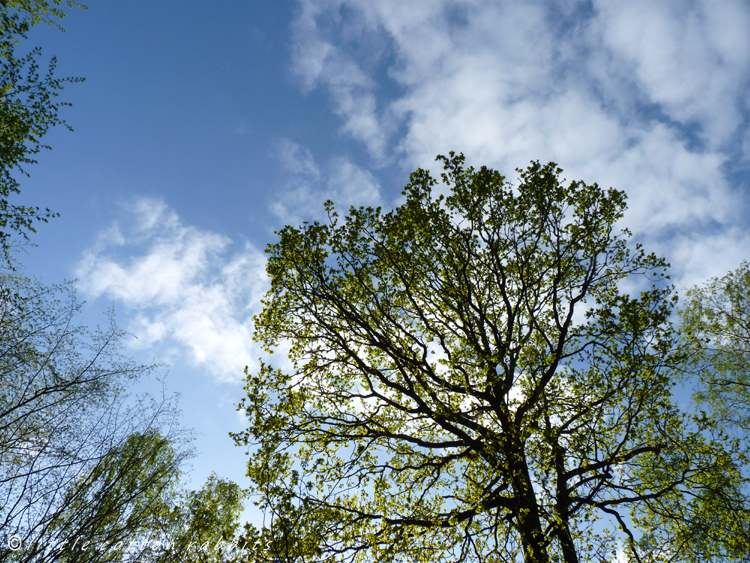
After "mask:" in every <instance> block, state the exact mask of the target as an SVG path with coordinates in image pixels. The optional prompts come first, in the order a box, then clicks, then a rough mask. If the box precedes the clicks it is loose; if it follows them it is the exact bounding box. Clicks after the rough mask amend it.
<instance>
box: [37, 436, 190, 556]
mask: <svg viewBox="0 0 750 563" xmlns="http://www.w3.org/2000/svg"><path fill="white" fill-rule="evenodd" d="M181 461H182V456H181V455H179V454H178V453H177V452H176V451H175V450H174V448H173V447H172V444H171V443H170V441H169V440H167V439H166V438H164V437H163V436H161V434H160V433H159V432H158V431H157V430H155V429H149V430H147V431H145V432H137V433H134V434H131V435H130V436H128V437H127V439H126V440H125V441H124V443H123V444H121V445H119V446H117V447H114V448H112V450H110V451H109V452H107V454H106V455H105V456H104V457H103V458H102V459H101V460H100V461H99V462H98V463H97V464H96V465H95V466H94V467H93V468H92V469H91V470H90V471H87V472H85V473H84V474H83V475H82V476H80V477H79V479H78V480H77V481H76V482H75V483H74V484H73V485H72V486H71V487H69V488H68V489H67V491H66V494H65V497H64V500H63V505H64V506H65V510H64V512H63V514H61V516H60V518H57V519H56V520H55V522H54V524H53V525H52V526H50V529H49V531H48V533H49V534H50V535H51V536H52V537H54V540H55V547H54V549H52V550H51V551H47V552H38V553H36V554H34V556H33V557H30V555H31V553H30V550H29V551H27V552H26V553H24V556H25V557H26V558H27V560H34V561H45V560H46V561H60V562H65V563H78V562H86V563H95V562H98V561H102V562H105V561H106V562H117V561H127V560H134V561H135V560H138V558H139V557H140V555H141V554H140V551H141V549H140V546H143V545H144V539H147V538H143V536H144V533H145V534H146V535H148V534H149V532H151V530H152V529H153V528H154V524H155V523H156V522H158V521H159V520H161V519H162V518H164V516H165V515H166V514H168V513H169V512H170V509H171V505H172V501H173V496H174V494H175V488H176V485H177V483H178V479H179V476H180V473H181V472H180V468H179V465H180V463H181ZM139 536H140V537H139ZM138 540H140V541H138ZM145 545H147V542H146V544H145Z"/></svg>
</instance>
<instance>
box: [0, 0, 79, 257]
mask: <svg viewBox="0 0 750 563" xmlns="http://www.w3.org/2000/svg"><path fill="white" fill-rule="evenodd" d="M61 6H67V7H71V8H72V7H74V6H78V7H83V6H82V5H80V4H78V3H77V2H73V1H68V2H62V1H61V0H54V1H53V2H51V3H50V2H48V1H47V0H3V1H2V2H0V245H2V249H3V251H4V252H5V253H6V255H7V252H8V248H9V244H10V237H11V236H12V235H13V234H14V233H15V234H20V235H22V236H23V237H25V238H28V235H27V233H28V232H35V231H34V227H33V224H34V222H35V221H45V222H46V221H47V220H48V219H49V218H51V217H53V216H54V214H53V213H52V212H50V210H49V209H46V210H44V211H42V210H40V209H39V208H38V207H30V206H24V205H15V204H12V203H10V201H9V197H10V196H11V194H13V193H19V186H20V185H19V182H18V180H17V179H16V178H15V177H14V173H21V174H27V172H26V167H27V166H28V165H30V164H34V163H35V162H36V160H35V155H36V154H38V153H39V152H40V151H41V149H43V148H46V149H48V148H50V147H49V146H48V145H45V144H42V141H41V139H42V138H43V137H44V136H45V135H46V134H47V132H48V131H49V129H50V128H52V127H55V126H58V125H63V126H65V127H67V128H68V129H70V127H68V125H67V124H66V123H65V121H64V120H63V119H61V118H60V117H59V114H58V112H59V110H60V107H62V106H66V105H70V104H66V103H63V102H58V101H57V100H56V98H57V97H58V95H59V91H60V90H62V88H63V86H64V84H65V83H66V82H80V81H81V80H82V79H81V78H62V79H61V78H56V77H55V76H54V71H55V66H56V64H57V61H56V59H55V58H52V60H51V61H50V63H49V66H48V68H47V71H46V72H45V73H43V74H41V73H40V69H39V57H40V56H41V49H39V48H36V49H32V50H31V51H30V52H28V53H27V54H25V55H22V56H17V55H16V49H17V46H18V43H19V40H20V39H26V38H27V34H28V32H29V30H30V29H31V28H32V27H33V26H34V25H37V24H38V23H49V24H52V25H55V26H57V27H60V24H59V20H62V18H63V17H64V16H65V12H64V10H63V7H61ZM61 29H62V28H61Z"/></svg>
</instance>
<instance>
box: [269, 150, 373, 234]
mask: <svg viewBox="0 0 750 563" xmlns="http://www.w3.org/2000/svg"><path fill="white" fill-rule="evenodd" d="M276 154H277V157H278V159H279V162H280V163H281V165H282V167H283V169H284V172H285V173H286V176H287V182H286V186H285V187H284V188H283V189H281V190H280V191H279V193H278V196H277V197H276V199H275V201H274V203H273V204H272V205H271V211H272V212H273V213H274V214H275V215H276V216H277V217H278V218H279V219H280V220H281V221H282V222H283V223H286V224H293V225H297V224H300V223H301V222H302V221H305V220H315V219H318V220H320V219H323V217H324V213H325V211H324V209H323V203H324V202H325V201H326V200H328V199H330V200H332V201H333V202H334V203H335V204H336V206H337V207H338V208H339V209H342V210H347V209H348V208H349V207H350V206H352V205H353V206H355V207H359V206H373V207H377V206H378V205H381V197H380V185H379V184H378V181H377V179H376V178H375V177H374V176H373V175H372V173H370V172H369V171H367V170H365V169H363V168H361V167H359V166H357V165H356V164H354V163H353V162H352V161H351V160H349V159H347V158H344V157H341V156H337V157H334V158H332V159H331V160H330V161H329V162H328V163H327V164H326V166H325V167H324V168H323V169H321V168H320V166H319V165H318V164H317V163H316V162H315V159H314V158H313V155H312V153H311V152H310V151H309V149H307V148H304V147H302V146H300V145H298V144H297V143H294V142H293V141H291V140H289V139H282V140H281V141H280V142H279V143H277V146H276Z"/></svg>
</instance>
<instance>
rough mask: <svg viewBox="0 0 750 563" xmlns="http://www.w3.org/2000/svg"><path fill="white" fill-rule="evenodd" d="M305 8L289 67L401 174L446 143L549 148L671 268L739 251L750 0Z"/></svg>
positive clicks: (329, 3)
mask: <svg viewBox="0 0 750 563" xmlns="http://www.w3.org/2000/svg"><path fill="white" fill-rule="evenodd" d="M298 5H299V11H298V15H297V19H296V20H295V23H294V26H293V38H294V57H293V69H294V72H295V75H296V76H297V77H298V78H299V80H300V83H301V85H302V87H303V89H305V90H306V91H307V90H310V89H313V88H321V89H323V90H325V91H327V92H328V93H329V95H330V98H331V100H332V103H333V108H334V113H335V114H337V115H338V116H339V117H340V118H341V120H342V124H343V129H344V130H345V131H347V132H348V133H350V134H351V135H352V136H353V137H354V138H355V139H357V140H359V141H361V142H362V143H363V144H364V146H365V148H367V149H368V150H369V152H370V154H371V156H372V157H374V158H376V159H379V160H380V161H382V160H383V159H388V158H392V157H394V156H395V157H397V158H399V159H400V160H401V163H402V165H403V171H404V172H405V173H406V172H408V171H410V170H413V169H414V168H416V167H418V166H419V167H423V168H424V167H434V165H432V166H431V163H432V161H433V159H434V157H435V155H436V154H438V153H441V154H446V153H447V152H448V151H449V150H458V151H462V152H464V153H465V154H466V155H467V157H468V160H469V162H470V163H472V164H486V165H489V166H493V167H496V168H498V169H499V170H500V171H501V172H503V173H506V174H512V171H513V170H514V169H515V168H516V167H523V166H525V165H526V164H527V163H528V162H529V161H530V160H532V159H534V160H536V159H538V160H541V161H543V162H546V161H550V160H554V161H555V162H557V163H559V164H560V166H561V167H562V168H564V169H565V176H566V177H567V178H568V179H583V180H585V181H587V182H597V183H599V184H601V185H603V186H613V187H615V188H618V189H623V190H625V191H626V192H627V193H628V195H629V206H630V209H629V212H628V215H627V216H626V223H627V225H628V226H629V227H630V228H631V229H632V230H633V231H634V232H636V233H637V234H638V235H639V236H640V237H641V239H644V240H645V241H646V242H647V243H648V245H649V248H650V249H653V250H655V251H656V252H660V253H664V254H667V256H668V258H669V259H670V260H671V261H672V262H673V265H674V266H676V269H677V271H678V272H680V273H679V274H678V275H680V276H681V275H683V274H684V275H685V276H687V277H691V276H692V275H693V274H691V273H690V272H694V273H695V272H696V270H695V263H696V261H697V260H699V258H698V254H696V253H699V250H698V249H699V248H705V250H703V251H700V254H701V255H702V256H704V258H705V259H709V258H710V260H711V263H710V264H707V265H706V267H705V268H703V270H706V271H709V270H719V272H717V273H720V272H721V271H726V270H727V269H729V268H733V267H736V265H737V264H738V263H739V262H740V260H741V259H742V258H745V257H746V255H745V250H744V249H745V248H746V247H743V246H741V245H739V244H734V245H733V244H731V240H737V241H739V240H740V239H742V240H746V239H747V236H748V232H749V230H748V227H750V226H749V225H748V224H747V222H746V220H745V217H746V216H747V213H748V212H749V211H750V208H749V206H748V199H747V198H746V197H745V196H744V195H743V186H741V185H737V181H736V179H733V178H732V177H730V176H728V175H727V165H728V163H730V162H733V161H735V160H737V159H740V158H742V157H743V156H744V158H745V159H747V155H748V154H749V149H748V148H747V147H748V146H750V142H748V139H750V136H748V135H749V134H748V128H749V127H748V125H749V124H750V115H749V114H750V104H749V103H748V98H747V91H749V90H750V5H748V4H747V3H746V2H743V1H742V0H712V1H711V2H709V1H708V0H692V1H683V0H679V1H677V0H674V1H666V2H660V3H659V2H657V3H654V2H648V1H646V0H636V1H634V2H618V1H617V0H597V1H595V2H594V3H593V4H591V3H587V2H583V1H575V0H565V1H562V0H560V1H557V2H553V1H547V2H544V1H538V2H517V1H516V2H514V1H505V2H497V1H495V0H492V1H490V0H464V1H458V2H456V1H451V2H448V1H447V0H445V1H436V2H429V3H427V2H424V3H422V2H420V3H415V2H401V1H399V0H367V1H365V0H299V2H298ZM347 96H348V98H347ZM345 99H351V100H360V101H361V103H353V104H352V105H347V103H344V102H343V101H342V100H345ZM363 112H364V113H363ZM364 114H366V115H367V116H368V118H367V120H361V119H360V118H361V116H362V115H364ZM745 163H746V164H747V160H746V161H745ZM744 182H745V184H747V183H748V182H747V180H744ZM744 189H745V190H746V189H747V185H745V186H744ZM731 237H734V238H733V239H732V238H731ZM737 237H739V238H737ZM712 244H721V245H723V247H722V248H721V249H714V250H713V251H712V250H710V247H709V246H707V245H712ZM683 270H684V271H683ZM687 277H686V279H687Z"/></svg>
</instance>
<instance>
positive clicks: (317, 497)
mask: <svg viewBox="0 0 750 563" xmlns="http://www.w3.org/2000/svg"><path fill="white" fill-rule="evenodd" d="M438 159H439V160H440V161H442V163H443V166H444V173H443V174H442V175H441V179H442V184H439V183H438V180H437V179H435V178H433V177H432V176H431V175H430V173H429V172H428V171H425V170H422V169H419V170H417V171H416V172H414V173H413V174H412V175H411V179H410V182H409V184H408V185H407V186H406V188H405V190H404V197H405V201H404V203H403V204H402V205H400V206H399V207H398V208H396V209H395V210H394V211H391V212H388V213H383V212H382V211H381V210H380V209H379V208H378V209H373V208H351V209H350V210H349V213H348V215H346V216H345V217H344V218H343V219H342V218H341V217H340V215H339V214H338V213H337V211H336V210H335V208H334V206H333V204H332V203H331V202H328V203H327V204H326V209H327V211H328V221H327V222H325V223H319V222H315V223H312V224H304V225H302V226H300V227H293V226H286V227H284V228H283V229H282V230H281V231H280V232H279V233H278V235H279V240H278V242H276V243H275V244H272V245H270V246H269V247H268V249H267V253H268V255H269V258H268V266H267V271H268V274H269V276H270V279H271V289H270V290H269V292H268V294H267V295H266V297H265V299H264V302H263V303H264V308H263V310H262V312H261V313H260V314H259V315H257V317H256V318H255V331H256V332H255V338H256V339H257V340H258V341H259V342H260V343H262V345H263V346H264V348H265V349H266V350H268V351H271V352H272V351H274V350H279V349H283V350H285V351H286V355H287V356H288V364H287V366H286V367H284V364H278V365H274V364H271V363H263V364H262V366H261V368H260V370H259V371H258V372H257V373H248V374H247V385H246V391H247V397H246V398H245V399H244V400H243V401H242V403H241V404H240V408H241V409H244V411H245V413H246V414H247V417H248V422H249V424H248V428H247V430H245V431H244V432H241V433H238V434H236V435H235V440H236V441H237V443H238V444H239V445H243V446H247V445H250V446H253V448H252V449H251V456H250V461H249V464H248V475H249V477H250V478H251V479H252V481H253V490H254V492H255V493H256V494H258V495H259V496H260V500H259V504H260V506H261V507H262V508H264V509H266V510H267V511H269V512H270V513H271V514H272V515H273V516H274V518H273V519H272V521H271V522H270V523H269V524H268V526H267V528H266V529H265V530H264V531H263V534H265V535H266V536H267V537H268V538H270V539H269V541H268V542H264V545H267V546H268V549H267V551H266V552H265V553H264V555H263V556H265V557H271V558H273V557H284V558H287V560H320V561H323V560H325V561H328V560H331V561H333V560H337V561H369V560H372V561H456V560H459V561H516V560H518V558H519V557H522V558H523V559H524V560H525V561H527V562H532V561H533V562H542V563H544V562H547V561H565V562H566V563H572V562H576V561H587V560H611V559H614V558H615V554H616V552H617V551H618V550H624V553H625V555H626V556H627V557H628V558H629V559H631V560H634V561H646V560H649V561H651V560H659V558H660V557H667V556H668V557H673V556H674V557H675V558H674V559H672V560H678V559H679V546H677V545H675V544H670V543H669V541H670V539H669V538H670V537H673V538H674V536H669V535H668V532H665V533H667V535H666V536H664V537H665V538H666V541H667V544H665V545H659V546H655V545H654V544H653V542H651V539H653V538H652V536H649V535H648V534H647V533H645V534H644V532H648V531H649V527H650V526H652V525H659V523H658V522H657V519H654V518H652V517H653V515H654V514H655V512H656V511H658V510H660V509H661V508H664V507H667V506H671V505H674V504H676V505H680V506H681V505H682V504H684V503H685V502H687V501H688V499H690V498H692V495H693V494H694V493H695V491H697V490H700V489H701V488H702V487H704V486H705V485H706V484H710V485H711V486H716V487H717V491H719V492H721V493H722V494H724V493H727V494H728V492H729V491H733V490H736V489H737V487H738V486H739V483H740V481H741V471H740V469H739V463H740V462H741V459H740V457H739V455H738V453H737V450H736V449H733V447H732V443H731V442H729V441H727V440H725V439H723V437H722V435H720V434H719V433H716V432H714V431H713V428H712V427H711V425H710V424H708V423H707V422H706V421H705V419H702V418H701V417H700V416H694V415H691V414H690V413H689V412H686V411H683V410H681V409H680V408H679V406H678V404H677V403H676V402H675V401H674V399H673V397H672V392H673V389H674V386H675V384H676V382H678V381H679V380H681V379H682V378H684V377H685V371H686V370H687V369H688V368H689V367H690V366H692V365H693V364H692V363H691V362H692V356H691V354H690V352H689V351H687V350H686V349H685V347H684V346H682V345H681V341H680V338H679V334H677V333H676V332H675V330H674V329H673V327H672V324H671V322H670V318H671V315H672V313H673V310H674V309H673V308H674V305H675V301H676V297H675V296H674V294H673V290H672V287H671V286H670V285H669V283H668V276H667V267H668V265H667V264H666V263H665V261H664V260H663V259H660V258H658V257H656V256H655V255H653V254H647V253H646V252H645V250H644V249H643V248H642V247H641V246H640V245H634V246H633V245H630V244H629V242H628V239H629V237H630V233H629V232H628V231H627V230H618V228H617V223H618V221H620V220H621V218H622V217H623V213H624V210H625V208H626V204H625V195H624V193H623V192H621V191H617V190H614V189H611V188H610V189H607V190H605V189H602V188H600V187H599V186H597V185H596V184H591V185H587V184H586V183H584V182H582V181H573V182H569V183H566V182H565V181H564V180H561V179H560V174H561V170H560V169H559V168H558V167H557V166H556V165H555V164H554V163H550V164H547V165H542V164H540V163H538V162H533V163H532V164H531V165H530V166H529V167H528V168H526V169H525V170H523V171H521V170H519V171H518V172H519V173H520V180H519V182H518V185H517V186H513V185H511V183H509V182H507V181H506V180H505V178H504V177H503V176H501V175H500V174H499V173H498V172H497V171H494V170H491V169H489V168H486V167H482V168H481V169H478V170H476V169H474V168H472V167H466V166H465V161H464V157H463V156H462V155H455V154H453V153H451V155H450V156H449V157H442V156H441V157H438ZM436 192H438V193H436ZM439 192H443V193H446V194H447V195H439ZM626 288H628V289H626ZM630 292H634V293H633V294H631V293H630ZM735 445H736V444H735Z"/></svg>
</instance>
